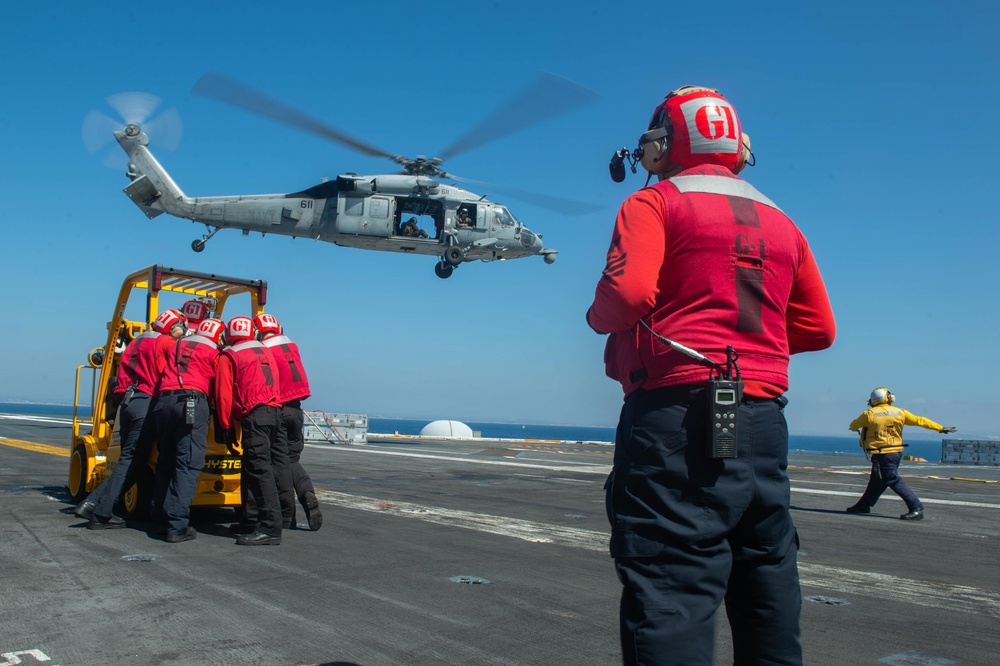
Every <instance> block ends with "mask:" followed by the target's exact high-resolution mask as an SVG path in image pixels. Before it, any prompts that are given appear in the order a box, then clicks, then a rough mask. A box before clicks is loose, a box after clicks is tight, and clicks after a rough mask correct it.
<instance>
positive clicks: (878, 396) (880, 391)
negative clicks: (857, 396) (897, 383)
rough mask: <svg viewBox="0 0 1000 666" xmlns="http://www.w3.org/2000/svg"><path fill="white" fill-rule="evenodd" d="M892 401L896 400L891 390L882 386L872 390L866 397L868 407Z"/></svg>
mask: <svg viewBox="0 0 1000 666" xmlns="http://www.w3.org/2000/svg"><path fill="white" fill-rule="evenodd" d="M894 402H896V396H894V395H893V394H892V391H890V390H889V389H887V388H886V387H884V386H880V387H878V388H877V389H875V390H874V391H872V394H871V396H870V397H869V398H868V406H869V407H874V406H875V405H881V404H883V403H886V404H890V405H891V404H892V403H894Z"/></svg>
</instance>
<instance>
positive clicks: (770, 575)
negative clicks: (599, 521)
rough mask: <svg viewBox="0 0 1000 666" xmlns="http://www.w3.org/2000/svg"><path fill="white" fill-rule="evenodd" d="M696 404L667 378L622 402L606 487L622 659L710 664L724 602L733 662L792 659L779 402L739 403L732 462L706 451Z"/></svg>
mask: <svg viewBox="0 0 1000 666" xmlns="http://www.w3.org/2000/svg"><path fill="white" fill-rule="evenodd" d="M705 401H706V399H705V391H704V390H692V389H690V388H681V387H670V388H666V389H658V390H652V391H643V390H640V391H638V392H636V393H634V394H632V395H630V396H629V397H628V399H627V400H626V401H625V405H624V407H623V408H622V414H621V419H620V421H619V424H618V431H617V435H616V441H615V460H614V467H613V470H612V472H611V475H610V476H609V478H608V482H607V484H606V486H605V487H606V489H607V509H608V519H609V520H610V522H611V556H612V557H613V558H614V561H615V569H616V571H617V574H618V578H619V580H620V581H621V583H622V587H623V589H622V597H621V606H620V612H619V620H620V631H621V645H622V660H623V663H625V664H629V665H632V664H642V665H645V666H650V665H656V666H661V665H663V666H665V665H671V664H676V665H678V666H699V665H702V664H704V665H706V666H711V664H713V653H714V640H715V623H714V614H715V612H716V610H718V608H719V607H720V606H721V604H722V603H723V601H725V605H726V614H727V616H728V618H729V624H730V628H731V631H732V636H733V649H734V654H735V664H738V665H743V664H761V665H763V664H768V665H777V664H782V665H799V664H801V663H802V649H801V646H800V644H799V615H800V612H801V608H802V599H801V593H800V591H799V577H798V567H797V562H796V558H797V553H798V536H797V534H796V531H795V526H794V525H793V523H792V519H791V514H790V512H789V496H790V489H789V484H788V476H787V471H786V470H787V466H788V427H787V425H786V423H785V417H784V413H783V411H782V410H783V408H784V405H785V403H786V401H785V399H784V398H783V397H782V398H778V399H772V400H756V399H745V400H744V401H743V403H742V404H741V405H740V406H739V409H738V410H737V414H738V416H737V419H738V421H737V428H738V439H737V447H738V457H737V458H732V459H713V458H710V457H709V456H708V455H707V453H706V449H707V443H706V440H707V437H708V410H707V405H706V402H705Z"/></svg>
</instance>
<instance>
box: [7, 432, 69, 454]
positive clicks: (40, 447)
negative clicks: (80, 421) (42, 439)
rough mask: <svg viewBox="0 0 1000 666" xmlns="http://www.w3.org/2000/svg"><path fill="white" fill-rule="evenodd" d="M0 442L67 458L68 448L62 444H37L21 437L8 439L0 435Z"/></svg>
mask: <svg viewBox="0 0 1000 666" xmlns="http://www.w3.org/2000/svg"><path fill="white" fill-rule="evenodd" d="M0 444H3V445H4V446H12V447H14V448H15V449H24V450H25V451H37V452H38V453H48V454H49V455H52V456H62V457H63V458H69V449H68V448H65V447H62V446H52V445H50V444H39V443H38V442H26V441H24V440H23V439H9V438H7V437H0Z"/></svg>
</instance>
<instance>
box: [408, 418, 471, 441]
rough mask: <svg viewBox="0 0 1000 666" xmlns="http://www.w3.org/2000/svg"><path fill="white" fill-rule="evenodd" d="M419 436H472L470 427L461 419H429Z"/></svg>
mask: <svg viewBox="0 0 1000 666" xmlns="http://www.w3.org/2000/svg"><path fill="white" fill-rule="evenodd" d="M420 436H421V437H469V438H471V437H472V428H470V427H469V426H467V425H465V424H464V423H462V422H461V421H431V422H430V423H428V424H427V425H425V426H424V427H423V429H422V430H421V431H420Z"/></svg>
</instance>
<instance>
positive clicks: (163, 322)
mask: <svg viewBox="0 0 1000 666" xmlns="http://www.w3.org/2000/svg"><path fill="white" fill-rule="evenodd" d="M174 326H180V327H182V328H183V327H184V326H185V319H184V315H182V314H181V313H180V312H178V311H177V310H164V311H163V312H161V313H160V316H159V317H157V318H156V321H154V322H153V330H154V331H156V332H157V333H164V334H169V333H170V330H171V329H172V328H173V327H174Z"/></svg>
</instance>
